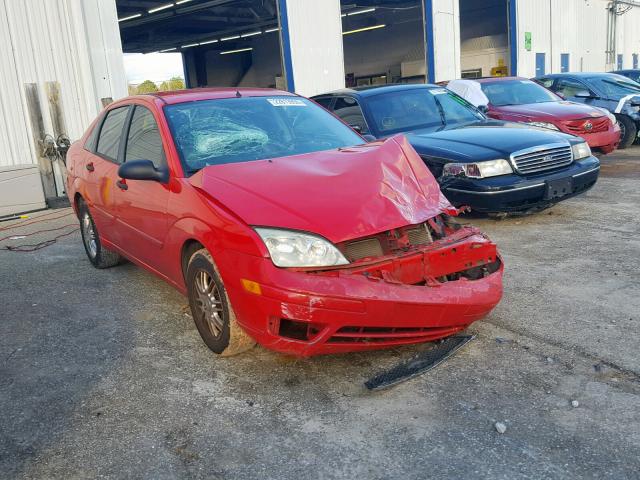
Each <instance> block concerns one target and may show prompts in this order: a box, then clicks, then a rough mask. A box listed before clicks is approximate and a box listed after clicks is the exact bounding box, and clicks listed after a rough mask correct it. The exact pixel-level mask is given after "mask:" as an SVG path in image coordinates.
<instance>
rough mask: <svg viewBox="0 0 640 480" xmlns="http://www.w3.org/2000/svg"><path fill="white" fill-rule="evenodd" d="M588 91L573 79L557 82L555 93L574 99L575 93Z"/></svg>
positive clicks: (582, 84)
mask: <svg viewBox="0 0 640 480" xmlns="http://www.w3.org/2000/svg"><path fill="white" fill-rule="evenodd" d="M585 90H586V91H587V92H588V91H589V88H588V87H587V86H586V85H585V84H584V83H582V82H579V81H578V80H574V79H573V78H561V79H560V80H558V83H557V85H556V88H555V91H556V92H558V93H561V94H562V95H563V96H564V97H566V98H569V97H575V96H576V93H578V92H584V91H585Z"/></svg>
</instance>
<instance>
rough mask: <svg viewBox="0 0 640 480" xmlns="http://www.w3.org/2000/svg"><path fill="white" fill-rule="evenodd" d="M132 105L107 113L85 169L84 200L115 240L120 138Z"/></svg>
mask: <svg viewBox="0 0 640 480" xmlns="http://www.w3.org/2000/svg"><path fill="white" fill-rule="evenodd" d="M128 113H129V107H128V106H124V107H118V108H114V109H112V110H109V111H108V112H107V113H106V116H105V119H104V121H103V122H102V124H99V125H96V127H95V128H98V129H99V132H98V135H97V138H96V142H95V145H92V146H91V147H92V148H91V150H87V152H86V156H85V160H84V167H83V171H82V173H81V175H82V178H83V179H84V200H85V201H86V202H87V205H88V206H89V209H90V211H91V215H92V216H93V221H94V222H95V223H96V226H97V228H98V231H99V232H100V235H101V237H102V238H103V240H107V241H108V242H111V243H114V240H115V238H116V235H115V232H114V230H113V228H114V220H115V202H114V188H115V187H114V184H115V182H116V181H117V179H118V175H117V171H118V166H119V163H120V162H119V155H118V152H119V151H120V141H121V138H122V132H123V127H124V125H125V123H126V119H127V116H128Z"/></svg>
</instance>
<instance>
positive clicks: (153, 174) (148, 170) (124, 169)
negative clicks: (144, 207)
mask: <svg viewBox="0 0 640 480" xmlns="http://www.w3.org/2000/svg"><path fill="white" fill-rule="evenodd" d="M118 176H119V177H120V178H126V179H128V180H151V181H154V182H160V183H167V182H168V181H169V169H168V168H167V167H164V168H162V169H157V168H156V167H155V166H154V165H153V162H152V161H151V160H131V161H129V162H125V163H123V164H122V165H120V168H118Z"/></svg>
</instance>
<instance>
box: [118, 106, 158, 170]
mask: <svg viewBox="0 0 640 480" xmlns="http://www.w3.org/2000/svg"><path fill="white" fill-rule="evenodd" d="M131 160H151V161H152V162H153V165H154V166H155V167H156V168H161V167H163V166H164V165H165V164H166V157H165V155H164V148H162V137H161V136H160V130H158V124H157V123H156V119H155V118H154V117H153V113H151V111H150V110H149V109H148V108H146V107H141V106H136V107H135V111H134V112H133V116H132V117H131V126H130V127H129V134H128V135H127V149H126V154H125V161H126V162H129V161H131Z"/></svg>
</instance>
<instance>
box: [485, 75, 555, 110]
mask: <svg viewBox="0 0 640 480" xmlns="http://www.w3.org/2000/svg"><path fill="white" fill-rule="evenodd" d="M481 87H482V91H483V92H484V94H485V95H486V96H487V98H488V99H489V102H491V105H495V106H496V107H501V106H505V105H525V104H528V103H546V102H559V101H560V100H561V99H560V97H558V96H557V95H554V94H553V93H551V92H550V91H549V90H547V89H546V88H544V87H542V86H540V85H538V84H537V83H535V82H532V81H531V80H501V81H499V82H495V83H481Z"/></svg>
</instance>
